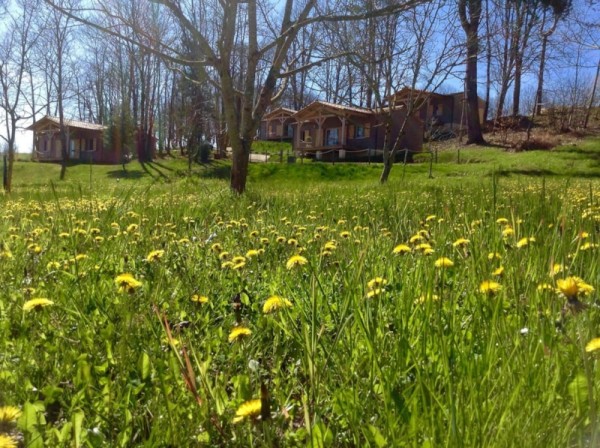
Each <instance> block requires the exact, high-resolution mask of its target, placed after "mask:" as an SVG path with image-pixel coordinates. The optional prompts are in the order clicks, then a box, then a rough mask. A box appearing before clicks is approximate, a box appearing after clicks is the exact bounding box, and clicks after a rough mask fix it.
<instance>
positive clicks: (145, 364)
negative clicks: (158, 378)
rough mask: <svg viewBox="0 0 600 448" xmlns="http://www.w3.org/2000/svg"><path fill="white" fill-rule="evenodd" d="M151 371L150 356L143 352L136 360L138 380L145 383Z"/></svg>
mask: <svg viewBox="0 0 600 448" xmlns="http://www.w3.org/2000/svg"><path fill="white" fill-rule="evenodd" d="M151 370H152V369H151V365H150V356H148V353H146V352H143V353H142V354H141V355H140V358H139V359H138V373H139V375H140V378H142V380H143V381H145V380H146V379H147V378H148V377H149V376H150V372H151Z"/></svg>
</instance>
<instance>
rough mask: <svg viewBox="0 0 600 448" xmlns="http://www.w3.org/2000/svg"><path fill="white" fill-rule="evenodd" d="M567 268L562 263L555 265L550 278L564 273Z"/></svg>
mask: <svg viewBox="0 0 600 448" xmlns="http://www.w3.org/2000/svg"><path fill="white" fill-rule="evenodd" d="M564 269H565V267H564V266H563V265H562V264H560V263H554V264H553V265H552V268H551V269H550V277H554V276H555V275H556V274H560V273H561V272H563V271H564Z"/></svg>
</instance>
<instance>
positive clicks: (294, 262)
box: [285, 255, 308, 269]
mask: <svg viewBox="0 0 600 448" xmlns="http://www.w3.org/2000/svg"><path fill="white" fill-rule="evenodd" d="M306 263H308V260H307V259H306V258H304V257H303V256H302V255H293V256H292V257H290V259H289V260H288V261H287V263H286V265H285V266H286V267H287V268H288V269H293V268H295V267H296V266H304V265H305V264H306Z"/></svg>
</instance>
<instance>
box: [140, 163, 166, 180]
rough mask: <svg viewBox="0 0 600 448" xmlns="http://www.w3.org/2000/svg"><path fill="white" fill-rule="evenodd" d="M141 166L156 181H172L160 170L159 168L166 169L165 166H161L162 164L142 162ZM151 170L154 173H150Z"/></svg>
mask: <svg viewBox="0 0 600 448" xmlns="http://www.w3.org/2000/svg"><path fill="white" fill-rule="evenodd" d="M140 166H141V167H142V169H143V170H144V171H145V172H146V173H147V174H149V175H150V177H152V178H153V179H155V180H158V179H163V180H164V181H166V182H170V181H171V179H170V178H169V176H167V175H166V174H165V173H164V172H162V171H161V170H160V168H158V166H160V167H162V168H164V166H163V165H160V164H157V163H154V162H140ZM150 170H152V171H150Z"/></svg>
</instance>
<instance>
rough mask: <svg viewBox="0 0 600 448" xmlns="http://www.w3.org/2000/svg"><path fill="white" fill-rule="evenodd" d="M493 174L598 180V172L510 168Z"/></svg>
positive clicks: (490, 173)
mask: <svg viewBox="0 0 600 448" xmlns="http://www.w3.org/2000/svg"><path fill="white" fill-rule="evenodd" d="M493 174H494V172H489V173H488V176H492V175H493ZM495 174H496V175H497V176H501V177H509V176H530V177H540V176H548V177H580V178H582V179H598V178H600V170H590V171H566V172H560V173H557V172H555V171H552V170H548V169H535V168H532V169H522V168H511V169H501V170H496V171H495Z"/></svg>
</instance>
